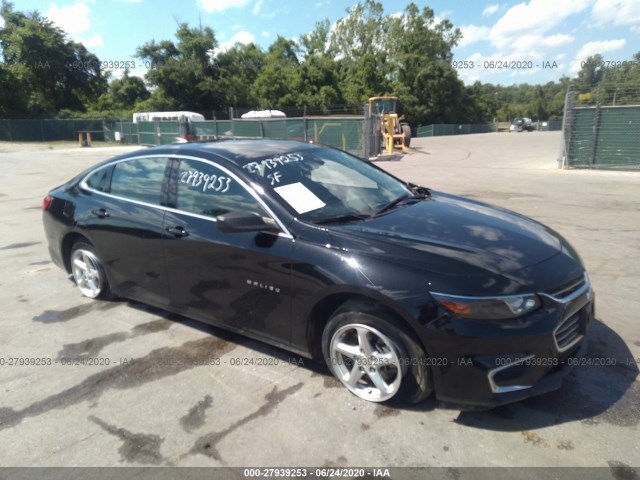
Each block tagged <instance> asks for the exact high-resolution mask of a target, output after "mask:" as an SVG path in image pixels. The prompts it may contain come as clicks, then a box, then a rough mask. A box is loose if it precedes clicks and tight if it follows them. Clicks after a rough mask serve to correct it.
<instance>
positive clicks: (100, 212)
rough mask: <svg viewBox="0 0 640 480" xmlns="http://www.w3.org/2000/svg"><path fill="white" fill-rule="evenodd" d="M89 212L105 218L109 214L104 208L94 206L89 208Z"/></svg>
mask: <svg viewBox="0 0 640 480" xmlns="http://www.w3.org/2000/svg"><path fill="white" fill-rule="evenodd" d="M91 213H93V214H94V215H95V216H96V217H98V218H107V217H108V216H109V212H107V211H106V210H105V209H104V208H96V209H95V210H91Z"/></svg>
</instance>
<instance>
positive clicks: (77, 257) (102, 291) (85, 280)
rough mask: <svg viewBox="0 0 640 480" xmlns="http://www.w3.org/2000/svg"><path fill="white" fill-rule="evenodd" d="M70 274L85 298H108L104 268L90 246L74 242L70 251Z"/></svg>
mask: <svg viewBox="0 0 640 480" xmlns="http://www.w3.org/2000/svg"><path fill="white" fill-rule="evenodd" d="M70 263H71V274H72V275H73V280H74V281H75V282H76V285H77V286H78V288H79V289H80V292H82V294H83V295H84V296H85V297H89V298H101V299H105V298H109V297H110V291H109V282H108V281H107V276H106V275H105V273H104V267H103V266H102V262H101V261H100V258H99V257H98V255H97V253H96V251H95V249H94V248H93V246H92V245H90V244H89V243H86V242H76V244H75V245H74V246H73V248H72V249H71V262H70Z"/></svg>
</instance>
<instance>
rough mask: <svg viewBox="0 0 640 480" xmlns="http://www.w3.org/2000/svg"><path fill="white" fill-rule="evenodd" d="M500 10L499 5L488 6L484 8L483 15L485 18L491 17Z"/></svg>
mask: <svg viewBox="0 0 640 480" xmlns="http://www.w3.org/2000/svg"><path fill="white" fill-rule="evenodd" d="M499 8H500V5H498V4H497V3H496V4H494V5H487V6H486V7H484V10H482V15H484V16H485V17H489V16H491V15H493V14H494V13H496V12H497V11H498V9H499Z"/></svg>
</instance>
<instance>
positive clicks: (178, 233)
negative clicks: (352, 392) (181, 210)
mask: <svg viewBox="0 0 640 480" xmlns="http://www.w3.org/2000/svg"><path fill="white" fill-rule="evenodd" d="M165 230H166V231H167V232H169V233H170V234H171V235H173V236H174V237H176V238H182V237H188V236H189V232H187V231H186V230H185V229H184V228H183V227H167V228H166V229H165Z"/></svg>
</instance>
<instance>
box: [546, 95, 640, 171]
mask: <svg viewBox="0 0 640 480" xmlns="http://www.w3.org/2000/svg"><path fill="white" fill-rule="evenodd" d="M562 135H563V137H562V147H561V150H560V156H559V159H558V161H559V164H560V167H562V168H596V169H613V170H616V169H619V170H640V86H638V85H620V84H600V85H597V86H596V87H595V88H593V89H589V90H587V89H578V88H575V87H571V88H570V89H569V91H568V92H567V96H566V100H565V115H564V122H563V131H562Z"/></svg>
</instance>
